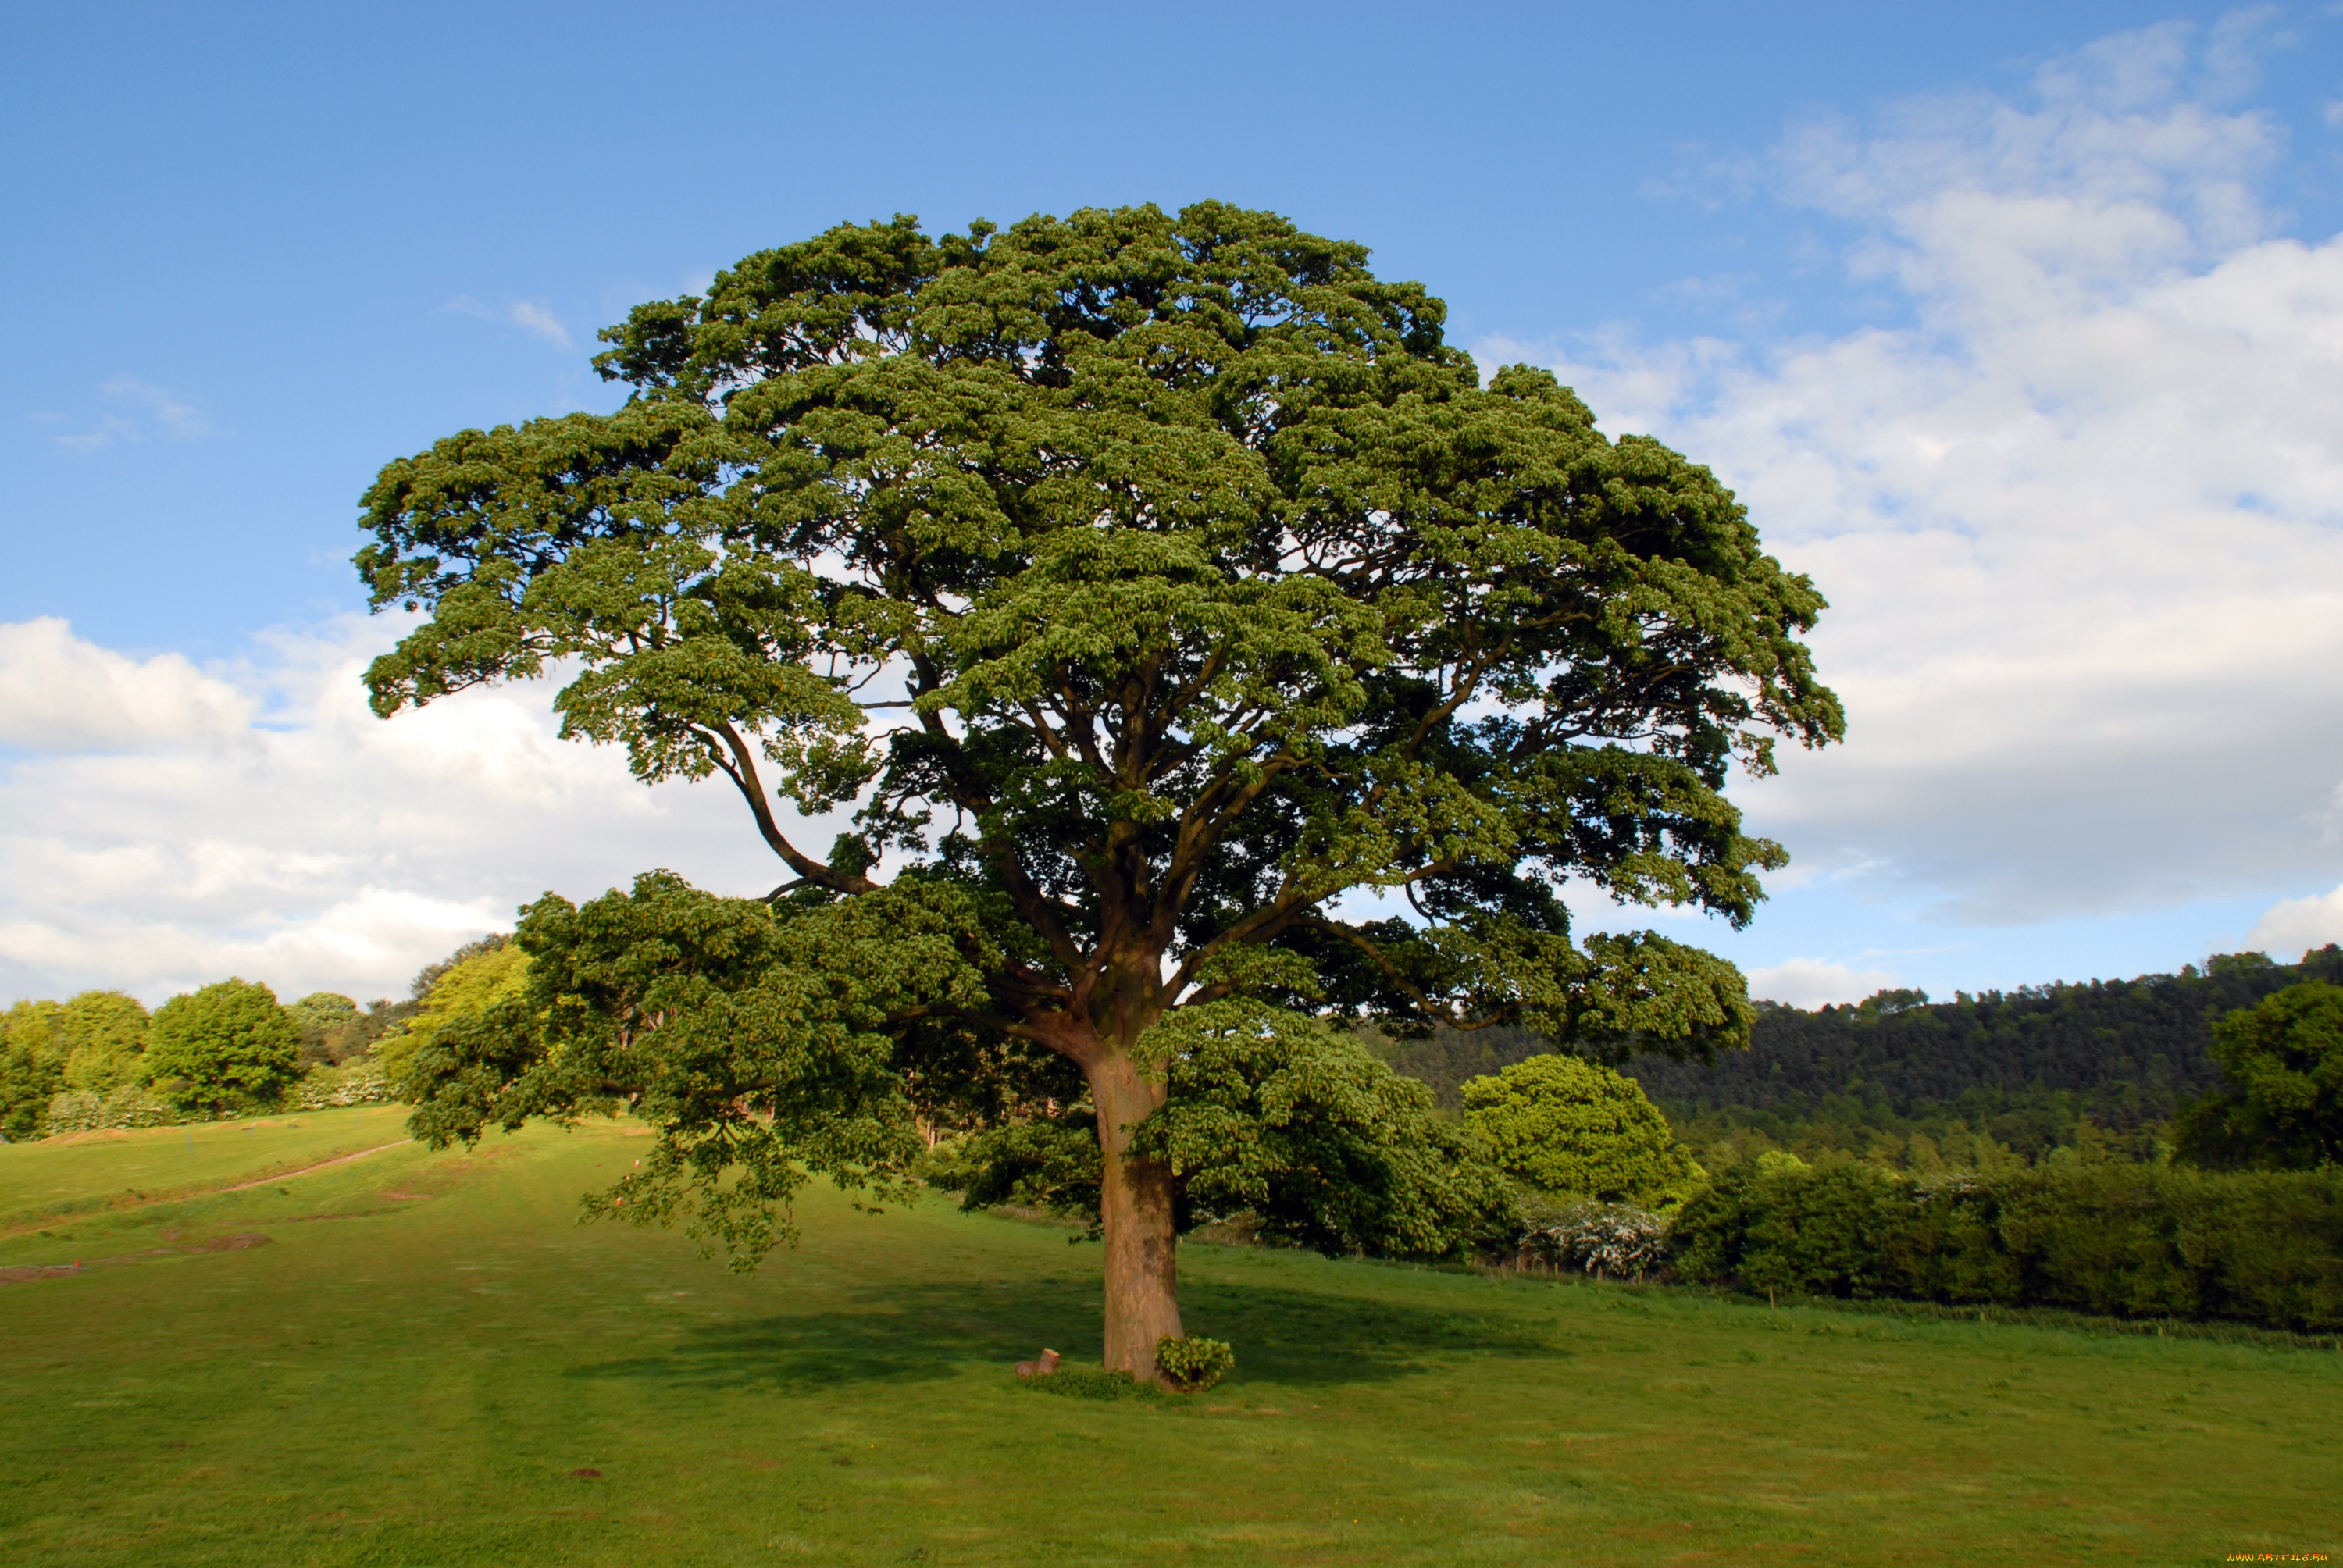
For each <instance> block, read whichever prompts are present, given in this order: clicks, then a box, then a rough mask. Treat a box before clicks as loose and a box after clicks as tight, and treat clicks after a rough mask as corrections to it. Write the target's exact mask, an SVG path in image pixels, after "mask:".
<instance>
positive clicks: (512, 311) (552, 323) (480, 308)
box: [439, 294, 577, 348]
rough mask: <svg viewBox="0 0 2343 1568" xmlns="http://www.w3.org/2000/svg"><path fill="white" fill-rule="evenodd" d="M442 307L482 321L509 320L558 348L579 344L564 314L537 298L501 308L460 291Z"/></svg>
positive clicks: (518, 300) (459, 314)
mask: <svg viewBox="0 0 2343 1568" xmlns="http://www.w3.org/2000/svg"><path fill="white" fill-rule="evenodd" d="M439 308H440V309H441V310H443V311H453V312H455V313H456V314H457V315H458V316H469V317H477V318H478V319H479V320H481V321H505V322H509V323H511V324H512V325H513V326H515V327H519V328H520V329H521V330H522V331H524V332H526V333H528V334H529V335H530V336H531V337H538V338H541V339H543V340H544V341H545V342H547V343H549V344H551V345H552V346H553V347H556V348H574V347H577V345H576V343H574V342H573V341H572V340H571V338H570V337H569V329H568V327H564V326H562V325H561V318H560V317H558V316H556V315H554V314H553V312H552V311H551V310H550V309H548V308H547V307H545V306H542V305H539V304H538V303H537V302H536V301H534V300H528V299H517V300H515V301H513V302H512V303H511V304H510V305H508V306H506V307H504V308H503V309H502V310H497V309H494V308H492V307H489V306H486V305H483V304H481V303H480V302H479V301H478V300H477V299H475V298H473V297H471V296H470V295H468V294H459V295H458V296H457V297H455V298H453V299H451V300H449V301H448V302H447V304H445V305H443V306H441V307H439Z"/></svg>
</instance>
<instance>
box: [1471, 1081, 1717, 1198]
mask: <svg viewBox="0 0 2343 1568" xmlns="http://www.w3.org/2000/svg"><path fill="white" fill-rule="evenodd" d="M1464 1120H1465V1122H1466V1124H1467V1125H1469V1126H1470V1127H1471V1128H1472V1129H1473V1131H1475V1132H1478V1133H1479V1134H1480V1135H1481V1136H1482V1137H1483V1138H1484V1139H1486V1140H1487V1141H1488V1143H1489V1146H1490V1149H1491V1150H1492V1151H1493V1154H1494V1156H1495V1159H1496V1162H1497V1165H1498V1168H1499V1169H1501V1170H1503V1171H1505V1172H1506V1173H1507V1174H1508V1175H1512V1176H1515V1177H1518V1178H1520V1179H1521V1180H1522V1181H1528V1182H1530V1183H1532V1184H1534V1185H1535V1186H1538V1187H1542V1188H1544V1189H1545V1190H1546V1191H1549V1192H1576V1193H1583V1194H1584V1195H1585V1196H1587V1197H1590V1198H1600V1199H1603V1200H1604V1201H1618V1200H1621V1199H1632V1200H1634V1201H1636V1202H1639V1203H1646V1204H1666V1203H1670V1202H1682V1201H1684V1199H1685V1198H1686V1197H1688V1196H1689V1195H1690V1191H1691V1188H1692V1185H1693V1183H1694V1181H1697V1180H1698V1179H1699V1178H1700V1176H1701V1170H1700V1167H1699V1166H1698V1165H1696V1164H1694V1162H1693V1159H1692V1156H1691V1155H1690V1154H1688V1153H1686V1152H1685V1151H1684V1149H1683V1148H1682V1147H1681V1146H1680V1145H1678V1144H1677V1142H1676V1141H1675V1135H1674V1133H1673V1132H1671V1131H1669V1130H1668V1123H1667V1119H1666V1118H1664V1117H1663V1116H1662V1115H1661V1114H1660V1113H1659V1111H1658V1109H1657V1108H1656V1107H1654V1105H1653V1104H1652V1102H1651V1101H1649V1100H1647V1099H1645V1098H1644V1091H1643V1090H1642V1089H1640V1088H1639V1087H1637V1086H1636V1083H1635V1081H1634V1079H1632V1078H1625V1077H1623V1076H1621V1075H1620V1074H1619V1073H1617V1072H1614V1071H1613V1070H1611V1069H1610V1068H1608V1067H1605V1066H1604V1065H1602V1064H1601V1063H1600V1062H1593V1061H1584V1060H1580V1059H1578V1058H1576V1057H1571V1056H1556V1055H1543V1056H1533V1057H1531V1058H1530V1059H1529V1060H1526V1061H1519V1062H1515V1063H1514V1064H1513V1066H1511V1067H1508V1068H1506V1069H1504V1070H1503V1071H1502V1072H1499V1073H1498V1074H1496V1075H1495V1076H1494V1077H1491V1078H1476V1079H1473V1080H1472V1081H1469V1082H1467V1083H1466V1084H1465V1085H1464Z"/></svg>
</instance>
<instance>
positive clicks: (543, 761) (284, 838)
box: [0, 619, 834, 1001]
mask: <svg viewBox="0 0 2343 1568" xmlns="http://www.w3.org/2000/svg"><path fill="white" fill-rule="evenodd" d="M396 632H397V626H396V624H393V623H387V622H383V621H366V620H361V619H352V620H349V621H344V622H337V623H335V624H333V625H331V626H328V627H327V628H321V629H319V630H317V631H314V632H309V633H280V634H277V635H275V636H272V637H270V638H265V639H263V640H262V642H261V643H260V644H259V646H258V647H257V648H256V649H255V651H254V653H253V654H252V656H251V657H250V658H247V659H246V660H244V661H241V662H239V663H237V664H235V665H232V666H223V667H220V668H216V669H211V670H199V669H197V668H195V667H194V666H193V665H191V664H189V663H188V662H187V661H186V659H184V658H180V657H178V656H177V655H172V654H166V655H164V656H161V657H159V658H150V659H146V660H144V661H139V660H134V659H131V658H126V657H124V656H123V655H121V654H119V653H116V652H114V651H112V650H110V649H107V648H101V647H98V646H96V645H95V644H92V643H90V642H88V641H86V640H85V639H82V638H76V637H75V636H73V634H72V632H71V629H70V628H68V627H67V626H66V625H65V623H64V622H62V621H57V620H38V621H32V622H27V623H22V624H18V625H10V626H0V727H5V728H0V742H5V744H6V745H9V746H12V747H15V748H18V751H17V752H16V753H15V755H14V756H13V757H8V758H5V759H4V760H0V999H6V998H12V997H20V996H62V995H65V994H68V993H70V992H72V991H75V990H81V989H84V988H85V987H90V986H119V987H122V988H124V989H126V990H132V991H134V992H136V994H138V995H140V996H142V997H144V998H146V1000H149V1001H154V1000H160V999H161V998H162V997H164V996H167V995H169V994H170V993H171V992H172V991H174V990H182V989H185V988H186V987H189V986H193V985H197V984H201V983H204V982H206V981H209V980H218V979H220V978H222V977H224V976H226V975H228V974H230V973H238V974H242V975H245V976H246V978H248V979H254V980H266V981H268V982H269V983H270V984H272V985H274V986H276V987H277V990H278V991H279V992H280V994H284V995H288V996H290V995H298V994H301V993H303V992H306V991H308V990H318V989H327V990H339V991H343V992H346V993H348V994H350V995H354V996H357V997H360V998H362V999H363V998H368V997H374V996H382V995H394V996H396V995H403V994H404V993H405V987H406V983H407V980H408V978H409V977H411V976H412V975H413V974H414V972H415V971H416V970H417V969H419V968H420V967H422V966H423V965H424V964H425V963H427V962H429V961H431V960H434V959H436V958H439V957H441V956H444V955H445V954H446V953H447V951H448V950H450V949H452V948H453V947H455V946H456V945H457V944H458V943H459V942H462V941H465V940H469V939H470V938H473V937H476V936H479V935H481V934H483V933H485V932H487V931H489V930H508V929H510V927H511V925H512V922H513V915H514V910H515V908H516V906H517V905H519V904H521V903H523V902H526V901H528V900H531V899H534V898H535V897H537V895H538V894H539V893H540V892H543V891H545V890H548V889H550V890H557V891H559V892H562V893H564V894H566V895H568V896H569V897H571V898H580V899H582V898H588V897H592V896H594V895H595V894H598V893H599V892H601V891H602V890H604V889H606V888H608V887H611V886H614V885H621V884H623V883H625V882H626V881H627V880H628V879H630V878H631V877H632V876H633V875H634V874H635V873H636V872H638V871H641V870H644V869H649V868H651V867H654V866H668V867H671V868H672V869H676V870H678V871H680V872H682V873H683V874H684V875H685V876H687V877H689V878H691V879H693V880H694V881H696V882H698V883H699V884H700V885H701V886H704V887H709V888H711V889H716V890H723V891H728V892H736V893H761V892H763V891H765V890H767V889H768V888H769V887H770V886H772V885H773V884H774V883H776V882H779V881H780V880H782V879H784V878H785V877H786V875H787V873H786V872H785V871H784V870H783V869H781V868H780V866H779V862H777V861H775V860H773V859H772V858H771V857H770V855H769V853H768V852H767V851H766V850H765V849H764V848H763V846H762V844H761V843H760V842H759V840H758V839H756V837H755V835H754V830H753V829H751V828H750V827H749V823H748V818H747V813H746V810H745V809H744V808H743V807H742V806H741V804H740V802H739V799H738V798H737V797H736V796H734V795H733V794H732V793H731V790H730V789H729V786H707V785H680V784H679V785H668V786H662V787H661V788H659V789H644V788H643V787H642V786H641V785H639V784H638V783H636V782H635V781H634V780H633V779H631V778H630V777H629V776H628V772H627V769H626V764H625V759H624V757H623V756H622V755H620V754H618V753H616V752H613V751H608V750H600V749H590V748H587V747H582V746H577V745H572V744H568V743H565V742H563V741H560V740H558V739H556V738H555V735H554V729H555V721H554V719H553V717H552V715H551V713H550V710H549V699H550V697H551V689H550V688H549V687H548V685H546V684H545V683H532V684H528V685H522V686H517V687H513V688H510V689H499V690H494V691H476V692H467V693H463V694H460V695H458V696H457V697H454V698H451V699H445V700H443V701H440V702H437V703H434V704H433V705H431V706H430V707H429V708H427V709H423V710H422V711H420V712H410V713H405V714H401V715H400V716H399V717H398V718H397V719H394V720H391V721H389V722H387V723H386V722H384V721H383V720H380V719H376V718H375V717H374V716H373V714H372V713H371V712H369V711H368V710H367V706H366V700H365V693H364V689H363V688H362V686H361V684H360V677H361V675H362V673H363V671H364V669H365V667H366V663H367V659H368V658H370V657H371V656H372V655H374V654H375V653H377V652H379V651H380V650H381V649H382V648H384V647H385V646H387V643H388V641H389V640H390V638H391V637H392V636H394V635H395V634H396ZM833 830H834V829H833V828H830V826H829V825H826V824H823V825H814V826H809V828H808V829H807V830H806V836H807V838H808V839H809V841H811V842H813V843H815V844H817V845H827V843H828V842H829V837H828V835H829V832H830V831H833Z"/></svg>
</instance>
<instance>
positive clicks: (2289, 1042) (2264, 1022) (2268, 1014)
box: [2173, 980, 2343, 1171]
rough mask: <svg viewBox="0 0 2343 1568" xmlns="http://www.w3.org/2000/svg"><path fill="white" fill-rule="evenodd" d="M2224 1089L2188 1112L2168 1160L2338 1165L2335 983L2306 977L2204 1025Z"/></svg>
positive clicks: (2341, 1024)
mask: <svg viewBox="0 0 2343 1568" xmlns="http://www.w3.org/2000/svg"><path fill="white" fill-rule="evenodd" d="M2213 1042H2214V1043H2213V1057H2214V1060H2217V1061H2218V1062H2219V1063H2220V1064H2221V1072H2222V1076H2223V1077H2224V1078H2225V1079H2227V1084H2226V1085H2225V1086H2224V1088H2223V1089H2222V1090H2221V1091H2218V1092H2217V1093H2214V1094H2211V1095H2207V1097H2206V1098H2205V1099H2203V1100H2201V1101H2197V1102H2196V1103H2195V1104H2193V1105H2191V1106H2189V1107H2187V1109H2186V1110H2185V1111H2183V1112H2182V1114H2181V1116H2180V1118H2179V1120H2178V1123H2177V1126H2176V1128H2175V1129H2174V1132H2175V1137H2174V1149H2173V1153H2174V1156H2175V1158H2177V1159H2182V1160H2187V1161H2191V1162H2193V1163H2196V1164H2199V1165H2207V1166H2212V1167H2216V1168H2219V1167H2232V1168H2235V1167H2258V1168H2260V1169H2264V1170H2273V1171H2307V1170H2310V1169H2312V1168H2314V1167H2317V1166H2322V1165H2336V1164H2338V1163H2343V986H2337V985H2329V984H2328V983H2327V982H2325V981H2323V980H2306V981H2304V982H2302V983H2301V984H2299V985H2291V986H2288V987H2287V988H2286V989H2285V990H2281V991H2278V992H2276V993H2274V994H2272V995H2270V996H2268V997H2265V998H2263V999H2262V1000H2261V1002H2260V1004H2259V1005H2258V1006H2256V1007H2251V1008H2240V1009H2238V1010H2237V1011H2235V1012H2232V1013H2230V1014H2228V1015H2227V1017H2225V1018H2223V1019H2222V1020H2220V1022H2218V1023H2217V1024H2215V1025H2214V1026H2213Z"/></svg>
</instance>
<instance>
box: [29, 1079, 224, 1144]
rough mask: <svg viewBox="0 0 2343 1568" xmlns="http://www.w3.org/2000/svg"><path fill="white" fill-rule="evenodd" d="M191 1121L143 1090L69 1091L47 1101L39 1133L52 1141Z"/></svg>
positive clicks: (126, 1087)
mask: <svg viewBox="0 0 2343 1568" xmlns="http://www.w3.org/2000/svg"><path fill="white" fill-rule="evenodd" d="M192 1120H199V1119H198V1118H191V1117H188V1116H186V1115H185V1114H183V1113H182V1112H180V1111H177V1110H176V1109H174V1108H173V1107H172V1106H171V1105H170V1104H169V1103H168V1102H166V1101H161V1100H157V1099H156V1097H155V1095H154V1094H153V1092H152V1091H148V1090H147V1089H146V1088H144V1087H143V1086H141V1085H139V1084H136V1083H129V1084H125V1085H123V1086H122V1087H121V1088H120V1089H117V1090H116V1091H114V1092H113V1093H111V1094H107V1095H104V1096H100V1095H96V1094H92V1093H90V1092H88V1091H85V1090H84V1091H74V1090H68V1091H65V1093H63V1094H60V1095H57V1096H56V1097H55V1098H54V1099H52V1100H51V1101H49V1114H48V1119H47V1120H46V1121H44V1122H43V1123H42V1124H41V1131H42V1133H43V1135H44V1136H45V1137H50V1138H55V1137H57V1136H59V1135H61V1134H63V1133H67V1132H95V1131H98V1130H99V1129H101V1128H106V1127H168V1126H170V1125H172V1124H173V1123H175V1122H179V1121H192Z"/></svg>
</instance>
